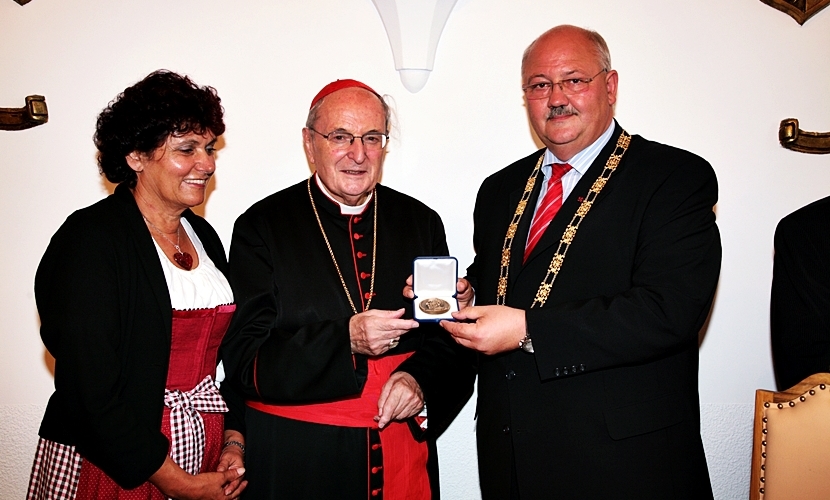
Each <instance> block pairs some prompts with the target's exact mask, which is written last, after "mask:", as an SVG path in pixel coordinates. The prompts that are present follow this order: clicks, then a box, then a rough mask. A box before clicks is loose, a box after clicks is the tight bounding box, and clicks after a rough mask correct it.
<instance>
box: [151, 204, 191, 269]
mask: <svg viewBox="0 0 830 500" xmlns="http://www.w3.org/2000/svg"><path fill="white" fill-rule="evenodd" d="M141 216H142V217H144V214H141ZM144 222H146V223H147V224H149V226H150V227H152V228H153V229H155V230H156V232H158V233H159V234H160V235H161V237H162V238H164V239H165V240H167V242H168V243H170V244H171V245H173V247H174V248H175V249H176V253H174V254H173V260H174V261H175V262H176V264H178V265H179V266H180V267H181V268H182V269H184V270H185V271H190V270H191V269H192V268H193V256H192V255H190V254H189V253H187V252H182V248H181V247H180V246H179V243H180V242H181V229H182V226H181V223H179V227H177V228H176V242H175V243H173V242H172V241H170V238H168V237H167V236H166V235H165V234H164V233H163V232H162V231H161V229H159V228H157V227H156V225H155V224H153V223H152V222H150V220H149V219H147V217H144Z"/></svg>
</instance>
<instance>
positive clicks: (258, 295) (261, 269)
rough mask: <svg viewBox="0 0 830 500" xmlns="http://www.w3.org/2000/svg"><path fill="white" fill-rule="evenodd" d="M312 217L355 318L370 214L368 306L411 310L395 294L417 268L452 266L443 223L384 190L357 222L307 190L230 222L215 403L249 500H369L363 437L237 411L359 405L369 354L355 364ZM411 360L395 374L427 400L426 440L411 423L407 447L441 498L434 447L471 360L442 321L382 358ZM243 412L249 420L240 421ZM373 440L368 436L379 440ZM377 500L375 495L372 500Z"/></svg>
mask: <svg viewBox="0 0 830 500" xmlns="http://www.w3.org/2000/svg"><path fill="white" fill-rule="evenodd" d="M309 184H310V189H311V192H312V195H313V197H314V202H315V205H316V208H317V213H318V214H319V216H320V220H321V222H322V224H323V227H324V229H325V231H326V234H327V236H328V240H329V242H330V244H331V248H332V251H333V252H334V255H335V257H336V259H337V262H338V265H339V267H340V271H341V274H342V278H343V280H344V281H345V284H346V286H348V288H349V293H350V294H351V297H352V300H353V302H354V305H355V307H356V308H357V310H358V311H361V310H362V308H363V305H364V304H365V303H366V301H367V300H368V295H367V294H368V293H369V290H370V286H371V271H372V239H373V232H374V231H373V225H374V210H375V208H376V207H378V214H377V258H376V269H375V280H374V281H375V282H374V296H373V297H372V301H371V306H370V308H371V309H384V310H396V309H400V308H405V309H406V313H405V316H404V317H406V318H412V302H411V301H408V300H406V299H404V297H403V295H402V290H403V286H404V284H405V280H406V278H407V276H409V275H410V274H411V273H412V261H413V259H414V258H415V257H418V256H424V255H447V254H448V250H447V242H446V236H445V234H444V226H443V224H442V222H441V219H440V217H439V216H438V214H437V213H436V212H435V211H433V210H431V209H430V208H429V207H427V206H426V205H424V204H423V203H421V202H419V201H417V200H415V199H413V198H411V197H409V196H406V195H404V194H402V193H399V192H397V191H394V190H392V189H389V188H387V187H384V186H381V185H378V186H377V190H376V197H375V198H374V199H373V200H372V201H370V202H369V204H368V205H367V206H366V209H365V210H364V212H363V213H362V214H359V215H355V216H349V215H341V213H340V207H339V206H338V205H337V204H336V203H334V202H333V201H332V200H330V199H329V198H328V197H327V196H326V195H325V194H323V192H322V191H321V190H320V189H319V187H318V186H317V183H316V179H314V178H312V179H311V180H310V183H307V182H306V181H303V182H301V183H299V184H296V185H294V186H292V187H289V188H287V189H285V190H283V191H280V192H278V193H275V194H273V195H271V196H269V197H267V198H265V199H264V200H262V201H260V202H258V203H256V204H254V205H253V206H252V207H251V208H250V209H248V211H247V212H245V213H244V214H243V215H241V216H240V217H239V219H237V221H236V224H235V226H234V231H233V240H232V243H231V251H230V266H231V271H230V282H231V286H232V287H233V290H234V296H235V298H236V301H237V312H236V316H235V317H234V321H233V323H232V324H231V327H230V330H229V332H228V334H227V336H226V337H225V341H224V343H223V346H222V357H223V361H224V365H225V369H226V372H227V374H228V375H227V379H226V382H225V383H224V384H223V387H222V389H223V393H224V394H225V396H226V399H228V401H229V405H230V406H231V414H230V415H229V417H228V420H227V427H228V428H232V429H237V430H240V431H243V433H244V434H245V435H246V445H247V448H248V450H247V455H246V470H247V479H248V480H249V486H248V489H247V492H246V498H255V499H267V498H342V499H346V498H355V499H365V498H369V497H370V494H371V491H372V489H374V488H375V486H376V485H375V484H370V481H368V480H367V478H369V477H370V474H369V473H368V472H367V469H368V468H369V463H370V456H369V455H370V448H371V445H370V443H369V440H370V439H371V436H370V434H371V433H369V432H368V431H367V428H355V427H339V426H334V425H323V424H316V423H309V422H302V421H299V420H293V419H288V418H284V417H280V416H276V415H271V414H267V413H263V412H260V411H257V410H254V409H251V408H249V407H248V408H246V407H245V405H244V404H240V400H241V399H245V400H248V401H261V402H265V403H273V404H281V405H286V404H298V405H302V404H310V403H320V402H330V401H338V400H342V399H347V398H354V397H356V396H358V395H360V393H361V391H362V389H363V386H364V383H365V382H366V378H367V366H368V362H367V357H366V356H363V355H360V354H354V355H353V354H352V353H351V347H350V338H349V330H348V328H349V320H350V318H351V316H352V315H353V311H352V307H351V305H350V304H349V301H348V299H347V297H346V293H345V291H344V289H343V284H342V282H341V277H340V276H339V275H338V272H337V270H336V268H335V266H334V264H333V263H332V258H331V255H330V254H329V250H328V249H327V247H326V243H325V240H324V238H323V235H322V233H321V231H320V228H319V226H318V223H317V220H316V218H315V213H314V209H313V207H312V205H311V202H310V200H309V193H308V190H309ZM407 352H414V353H413V354H412V356H411V357H409V358H408V359H407V360H406V361H404V362H403V363H402V364H401V365H400V366H399V367H398V371H405V372H407V373H409V374H410V375H412V376H413V377H414V378H415V379H416V380H417V382H418V384H419V385H420V386H421V389H422V390H423V392H424V397H425V400H426V405H427V409H428V429H427V430H426V432H424V431H423V430H421V429H420V428H419V427H418V425H417V424H416V423H415V420H414V419H410V422H409V423H410V428H411V429H412V433H413V436H414V437H415V438H416V439H418V440H425V441H426V442H427V446H428V448H429V460H428V463H427V469H428V471H429V479H430V481H429V482H430V488H431V491H432V497H433V498H438V497H439V495H438V463H437V454H436V449H435V439H436V438H437V437H438V436H439V435H440V434H441V432H443V431H444V430H445V429H446V428H447V426H448V425H449V424H450V422H451V421H452V419H453V418H454V417H455V415H457V413H458V411H460V409H461V408H462V407H463V405H464V403H465V402H466V401H467V399H468V398H469V396H470V394H471V393H472V388H473V380H474V378H475V371H474V367H473V359H474V357H473V356H472V355H471V354H470V353H469V352H468V351H466V350H464V349H462V348H460V347H459V346H458V345H457V344H455V342H453V341H452V339H451V338H450V337H449V336H448V335H447V334H446V333H445V332H444V331H443V329H441V328H440V327H439V326H437V324H421V325H420V327H419V328H417V329H415V330H413V331H411V332H409V333H408V334H406V335H404V336H403V337H402V338H401V342H400V345H399V346H398V347H397V348H395V349H393V350H391V351H389V354H390V355H391V354H402V353H407ZM242 414H244V415H245V417H244V419H243V418H242V417H241V415H242ZM375 434H376V433H375ZM375 498H376V497H375Z"/></svg>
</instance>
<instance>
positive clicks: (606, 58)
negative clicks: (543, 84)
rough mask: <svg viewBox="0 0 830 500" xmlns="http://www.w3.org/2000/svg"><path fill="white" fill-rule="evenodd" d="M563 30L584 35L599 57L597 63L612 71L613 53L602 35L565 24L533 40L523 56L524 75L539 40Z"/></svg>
mask: <svg viewBox="0 0 830 500" xmlns="http://www.w3.org/2000/svg"><path fill="white" fill-rule="evenodd" d="M561 29H575V30H577V31H579V32H580V33H582V35H583V36H584V37H585V38H586V39H587V40H588V41H589V42H590V43H591V45H593V48H594V53H595V54H596V57H597V62H599V64H600V66H602V69H605V70H610V69H611V51H609V50H608V44H607V43H605V39H604V38H602V35H600V34H599V33H597V32H596V31H594V30H589V29H585V28H580V27H579V26H571V25H569V24H563V25H560V26H555V27H553V28H551V29H549V30H547V31H546V32H544V33H542V34H541V35H539V37H538V38H537V39H536V40H533V41H532V42H531V43H530V45H528V46H527V48H526V49H525V51H524V54H522V73H524V68H525V64H526V63H527V59H528V57H530V53H531V52H532V51H533V48H534V47H536V44H537V43H538V42H539V40H541V39H542V38H544V37H545V36H547V35H548V34H550V33H553V32H554V31H558V30H561Z"/></svg>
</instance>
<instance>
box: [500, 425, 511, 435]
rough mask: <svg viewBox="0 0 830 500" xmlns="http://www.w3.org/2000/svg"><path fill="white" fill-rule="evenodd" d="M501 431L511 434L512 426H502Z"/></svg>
mask: <svg viewBox="0 0 830 500" xmlns="http://www.w3.org/2000/svg"><path fill="white" fill-rule="evenodd" d="M501 431H502V432H503V433H505V434H510V426H509V425H505V426H504V427H502V429H501Z"/></svg>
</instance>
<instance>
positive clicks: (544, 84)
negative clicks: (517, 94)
mask: <svg viewBox="0 0 830 500" xmlns="http://www.w3.org/2000/svg"><path fill="white" fill-rule="evenodd" d="M604 71H608V69H607V68H603V69H602V70H600V72H599V73H597V74H596V75H594V76H592V77H591V78H566V79H565V80H560V81H558V82H549V81H539V82H535V83H530V84H528V85H525V86H523V87H522V90H524V92H525V96H526V97H527V98H528V99H530V100H536V99H546V98H548V97H550V93H551V92H552V91H553V86H554V85H559V88H560V89H562V93H563V94H565V95H574V94H581V93H582V92H585V91H586V90H588V86H589V85H590V84H591V82H592V81H594V78H596V77H598V76H599V75H600V74H601V73H602V72H604Z"/></svg>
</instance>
